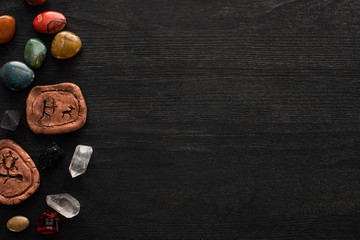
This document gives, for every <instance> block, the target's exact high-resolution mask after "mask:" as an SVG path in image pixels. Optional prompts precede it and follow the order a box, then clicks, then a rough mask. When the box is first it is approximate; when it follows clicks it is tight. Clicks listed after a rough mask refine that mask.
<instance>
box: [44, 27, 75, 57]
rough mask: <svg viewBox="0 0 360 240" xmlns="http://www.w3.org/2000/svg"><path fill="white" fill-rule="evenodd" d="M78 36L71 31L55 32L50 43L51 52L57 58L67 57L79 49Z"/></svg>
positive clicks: (73, 54)
mask: <svg viewBox="0 0 360 240" xmlns="http://www.w3.org/2000/svg"><path fill="white" fill-rule="evenodd" d="M81 46H82V45H81V40H80V38H79V37H78V36H77V35H75V34H74V33H72V32H68V31H62V32H59V33H58V34H56V36H55V37H54V40H53V41H52V44H51V53H52V55H53V56H54V57H55V58H57V59H68V58H71V57H73V56H75V55H76V54H78V52H79V51H80V49H81Z"/></svg>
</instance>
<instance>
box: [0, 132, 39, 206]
mask: <svg viewBox="0 0 360 240" xmlns="http://www.w3.org/2000/svg"><path fill="white" fill-rule="evenodd" d="M39 185H40V175H39V172H38V170H37V168H36V166H35V164H34V162H33V161H32V160H31V158H30V156H29V155H28V154H27V153H26V152H25V151H24V150H23V149H22V148H21V147H20V146H19V145H17V144H16V143H15V142H13V141H11V140H8V139H3V140H0V203H2V204H5V205H15V204H18V203H20V202H22V201H24V200H25V199H27V198H28V197H30V196H31V195H32V194H33V193H34V192H36V190H37V189H38V188H39Z"/></svg>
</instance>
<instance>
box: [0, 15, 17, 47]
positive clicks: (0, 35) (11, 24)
mask: <svg viewBox="0 0 360 240" xmlns="http://www.w3.org/2000/svg"><path fill="white" fill-rule="evenodd" d="M15 26H16V24H15V19H14V18H13V17H12V16H9V15H3V16H0V44H2V43H7V42H9V41H10V40H11V39H12V38H13V37H14V34H15V28H16V27H15Z"/></svg>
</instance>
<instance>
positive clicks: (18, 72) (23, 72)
mask: <svg viewBox="0 0 360 240" xmlns="http://www.w3.org/2000/svg"><path fill="white" fill-rule="evenodd" d="M34 78H35V74H34V71H33V70H31V68H29V67H28V66H27V65H26V64H25V63H22V62H18V61H12V62H7V63H5V64H4V65H3V66H2V67H1V68H0V80H1V81H2V82H3V83H4V85H5V86H7V87H8V88H10V89H11V90H14V91H20V90H23V89H25V88H27V87H28V86H29V85H30V84H31V83H32V82H33V81H34Z"/></svg>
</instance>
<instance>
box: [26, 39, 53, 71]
mask: <svg viewBox="0 0 360 240" xmlns="http://www.w3.org/2000/svg"><path fill="white" fill-rule="evenodd" d="M46 52H47V49H46V46H45V44H44V43H43V42H42V41H41V40H40V39H37V38H31V39H29V41H27V43H26V46H25V51H24V59H25V63H26V64H27V65H29V66H30V67H32V68H39V67H41V65H42V63H43V62H44V60H45V57H46Z"/></svg>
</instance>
